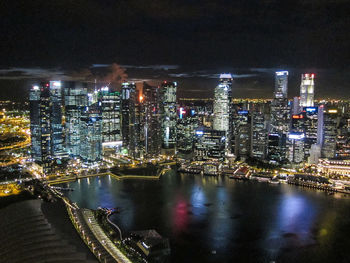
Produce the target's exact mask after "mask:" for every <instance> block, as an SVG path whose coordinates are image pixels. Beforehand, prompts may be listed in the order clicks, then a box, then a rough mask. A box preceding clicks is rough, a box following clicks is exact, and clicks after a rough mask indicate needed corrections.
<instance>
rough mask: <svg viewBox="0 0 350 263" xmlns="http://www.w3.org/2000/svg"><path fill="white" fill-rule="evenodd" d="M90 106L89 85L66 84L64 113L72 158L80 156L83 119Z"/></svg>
mask: <svg viewBox="0 0 350 263" xmlns="http://www.w3.org/2000/svg"><path fill="white" fill-rule="evenodd" d="M87 105H88V97H87V85H86V84H85V83H81V82H73V81H65V82H64V109H65V110H64V111H65V135H66V136H65V138H66V143H65V145H66V150H67V152H68V154H69V155H70V156H73V157H76V156H80V144H81V141H80V139H81V137H80V136H81V134H80V133H81V129H80V126H81V123H80V121H81V117H82V114H83V112H84V110H86V107H87Z"/></svg>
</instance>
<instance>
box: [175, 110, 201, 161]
mask: <svg viewBox="0 0 350 263" xmlns="http://www.w3.org/2000/svg"><path fill="white" fill-rule="evenodd" d="M178 113H179V114H178V115H179V118H178V122H177V150H178V153H180V154H182V156H184V157H185V156H188V155H189V154H192V151H193V141H194V139H195V130H196V129H197V128H198V126H199V125H198V124H199V120H198V114H197V112H196V111H195V110H194V109H192V108H190V107H186V106H183V107H180V108H179V110H178Z"/></svg>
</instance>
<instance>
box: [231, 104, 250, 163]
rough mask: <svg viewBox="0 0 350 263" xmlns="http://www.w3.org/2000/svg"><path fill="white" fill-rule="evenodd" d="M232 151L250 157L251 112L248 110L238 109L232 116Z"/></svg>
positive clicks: (237, 155) (239, 155) (238, 155)
mask: <svg viewBox="0 0 350 263" xmlns="http://www.w3.org/2000/svg"><path fill="white" fill-rule="evenodd" d="M232 123H233V128H232V129H233V130H232V134H231V143H232V149H233V150H232V151H233V153H234V154H235V156H236V157H243V158H246V157H248V155H249V153H250V135H251V134H250V124H251V123H250V114H249V112H248V111H247V110H238V111H237V112H235V113H234V114H233V117H232Z"/></svg>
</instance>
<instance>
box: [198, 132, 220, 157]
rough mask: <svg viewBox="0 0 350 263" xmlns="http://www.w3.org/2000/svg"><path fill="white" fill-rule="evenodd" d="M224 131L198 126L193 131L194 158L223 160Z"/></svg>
mask: <svg viewBox="0 0 350 263" xmlns="http://www.w3.org/2000/svg"><path fill="white" fill-rule="evenodd" d="M225 140H226V137H225V131H217V130H212V129H209V128H204V127H203V128H198V129H197V130H196V131H195V140H194V155H195V159H196V160H211V159H217V160H221V161H222V160H224V158H225V145H226V142H225Z"/></svg>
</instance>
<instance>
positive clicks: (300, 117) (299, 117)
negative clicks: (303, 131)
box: [292, 114, 304, 119]
mask: <svg viewBox="0 0 350 263" xmlns="http://www.w3.org/2000/svg"><path fill="white" fill-rule="evenodd" d="M292 118H293V119H302V118H304V116H303V115H301V114H295V115H293V116H292Z"/></svg>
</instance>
